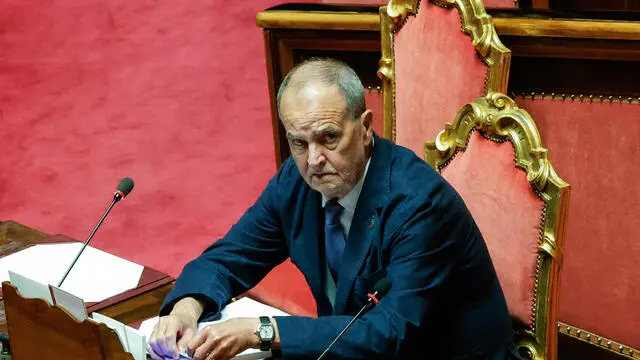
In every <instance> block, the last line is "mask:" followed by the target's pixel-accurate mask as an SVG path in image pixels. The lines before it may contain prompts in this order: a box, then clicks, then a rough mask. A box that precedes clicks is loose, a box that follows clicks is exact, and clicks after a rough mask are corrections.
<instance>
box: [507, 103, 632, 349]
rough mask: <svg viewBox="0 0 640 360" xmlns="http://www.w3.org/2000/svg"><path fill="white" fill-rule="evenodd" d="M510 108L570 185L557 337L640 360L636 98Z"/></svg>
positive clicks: (527, 105)
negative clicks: (526, 116)
mask: <svg viewBox="0 0 640 360" xmlns="http://www.w3.org/2000/svg"><path fill="white" fill-rule="evenodd" d="M516 102H517V103H518V105H519V106H520V107H521V108H523V109H526V111H527V112H529V113H530V114H531V115H532V116H533V117H534V118H535V119H536V124H537V125H538V129H539V130H540V133H541V134H542V136H543V137H544V139H545V145H547V147H548V148H549V149H550V151H551V154H550V158H551V160H553V163H554V165H555V167H556V169H558V171H559V172H560V173H561V174H562V176H563V177H564V178H565V179H566V180H567V181H568V182H570V183H571V184H572V191H571V210H570V211H569V215H568V220H567V233H566V238H567V244H566V246H565V254H566V255H565V261H564V264H563V268H562V275H561V279H562V282H561V286H560V305H559V308H558V321H559V322H560V323H562V324H561V326H560V331H561V332H562V333H565V334H567V335H569V336H571V337H573V338H577V339H580V340H581V341H585V342H589V343H590V344H592V345H594V346H598V347H602V348H603V349H606V350H609V351H611V352H613V353H615V354H619V355H624V356H626V357H633V358H634V359H638V358H640V276H639V272H638V269H639V267H640V241H638V240H640V239H639V236H638V234H639V231H638V229H639V228H640V186H638V178H640V166H639V164H640V161H639V160H638V159H639V158H640V97H635V98H629V97H617V96H616V97H614V96H599V95H589V94H584V96H583V95H571V94H567V95H564V94H560V92H557V93H550V92H548V93H546V94H539V93H537V94H534V95H533V96H532V95H530V93H527V95H526V96H524V98H523V97H522V96H518V97H517V98H516ZM559 325H560V324H559ZM614 356H615V355H614Z"/></svg>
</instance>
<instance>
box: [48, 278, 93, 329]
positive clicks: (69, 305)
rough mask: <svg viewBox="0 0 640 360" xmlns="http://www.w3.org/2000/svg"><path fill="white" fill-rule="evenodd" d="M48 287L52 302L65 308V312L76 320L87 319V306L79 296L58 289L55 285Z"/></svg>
mask: <svg viewBox="0 0 640 360" xmlns="http://www.w3.org/2000/svg"><path fill="white" fill-rule="evenodd" d="M49 287H50V288H51V293H52V294H53V302H54V304H56V305H58V306H60V307H61V308H63V309H65V310H67V312H68V313H69V314H71V315H72V316H73V317H75V318H76V320H78V321H84V320H86V319H87V308H86V306H85V305H84V301H83V300H82V299H81V298H79V297H77V296H75V295H73V294H70V293H68V292H66V291H64V290H62V289H60V288H59V287H57V286H53V285H49Z"/></svg>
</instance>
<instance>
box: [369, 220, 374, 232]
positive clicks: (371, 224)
mask: <svg viewBox="0 0 640 360" xmlns="http://www.w3.org/2000/svg"><path fill="white" fill-rule="evenodd" d="M374 223H375V221H374V219H373V217H372V218H371V222H370V223H369V229H373V225H374Z"/></svg>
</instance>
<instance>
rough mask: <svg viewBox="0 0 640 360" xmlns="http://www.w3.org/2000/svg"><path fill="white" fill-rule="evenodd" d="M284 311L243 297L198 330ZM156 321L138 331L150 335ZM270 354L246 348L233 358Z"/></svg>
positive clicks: (250, 359)
mask: <svg viewBox="0 0 640 360" xmlns="http://www.w3.org/2000/svg"><path fill="white" fill-rule="evenodd" d="M288 315H289V314H287V313H286V312H284V311H282V310H278V309H276V308H274V307H271V306H269V305H265V304H263V303H261V302H258V301H255V300H253V299H250V298H247V297H244V298H242V299H239V300H237V301H234V302H232V303H231V304H229V305H227V306H225V308H224V309H222V311H221V313H220V319H219V320H216V321H210V322H201V323H199V324H198V331H200V330H202V329H203V328H204V327H205V326H207V325H209V324H215V323H217V322H221V321H225V320H229V319H233V318H239V317H250V318H257V317H260V316H270V317H271V316H288ZM157 323H158V317H155V318H151V319H148V320H145V321H143V322H142V324H140V329H139V331H140V332H141V333H142V334H145V335H146V337H147V339H149V338H150V337H151V333H152V332H153V327H154V326H155V325H156V324H157ZM270 356H271V351H260V350H258V349H247V350H245V351H244V352H241V353H240V354H238V355H236V356H235V357H234V360H259V359H266V358H268V357H270ZM180 359H191V357H189V356H188V355H187V354H184V353H182V354H180Z"/></svg>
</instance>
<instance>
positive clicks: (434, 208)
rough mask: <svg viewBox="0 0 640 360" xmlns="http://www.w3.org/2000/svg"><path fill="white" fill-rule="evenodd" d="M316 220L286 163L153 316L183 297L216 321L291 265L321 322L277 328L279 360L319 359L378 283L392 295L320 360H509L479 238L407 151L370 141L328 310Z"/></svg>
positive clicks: (442, 184)
mask: <svg viewBox="0 0 640 360" xmlns="http://www.w3.org/2000/svg"><path fill="white" fill-rule="evenodd" d="M323 221H324V220H323V209H322V206H321V195H320V194H319V193H318V192H316V191H314V190H312V189H311V188H310V187H309V186H308V185H307V184H306V183H305V181H304V180H303V178H302V177H301V175H300V173H299V171H298V170H297V168H296V166H295V164H294V162H293V161H292V159H289V160H287V161H286V162H285V163H284V164H283V166H282V167H281V169H280V170H279V171H278V173H277V174H276V176H275V177H274V178H273V179H272V180H271V181H270V182H269V184H268V186H267V188H266V189H265V190H264V192H263V193H262V195H261V196H260V198H259V199H258V200H257V202H256V203H255V204H254V205H253V206H252V207H251V208H250V209H249V210H248V211H247V212H246V213H245V214H244V216H243V217H242V218H241V219H240V220H239V221H238V223H237V224H235V225H234V226H233V227H232V228H231V230H230V231H229V233H228V234H227V235H226V236H225V237H224V238H223V239H221V240H219V241H217V242H216V243H214V244H213V245H212V246H210V247H209V248H208V249H207V250H205V252H204V253H203V254H202V255H201V256H200V257H198V258H196V259H195V260H193V261H191V262H190V263H188V264H187V265H186V266H185V268H184V270H183V273H182V274H181V275H180V277H179V278H178V279H177V281H176V285H175V287H174V289H173V291H172V292H171V293H170V294H169V296H168V297H167V299H166V300H165V304H164V305H163V307H162V310H161V315H164V314H167V313H169V311H170V310H171V307H172V306H173V304H174V303H175V302H176V301H177V300H179V299H180V298H182V297H184V296H187V295H190V296H196V297H197V298H200V299H202V300H204V301H205V302H206V304H207V307H206V310H205V312H206V314H205V317H210V316H211V315H215V314H217V313H218V311H219V310H220V308H221V307H223V306H224V305H226V304H227V303H228V302H229V301H230V299H231V298H232V297H233V296H237V295H238V294H241V293H243V292H244V291H246V290H248V289H250V288H251V287H253V286H254V285H255V284H257V283H258V282H259V281H260V280H261V279H262V278H263V277H264V276H265V275H266V274H267V273H268V272H269V270H271V269H272V268H273V267H274V266H276V265H277V264H279V263H281V262H283V261H284V260H285V259H286V258H287V257H291V260H292V261H293V263H294V264H296V265H297V266H298V268H299V269H300V270H301V271H302V273H303V274H304V276H305V278H306V280H307V282H308V283H309V286H310V287H311V291H312V292H313V295H314V297H315V299H316V302H317V305H318V314H319V318H318V319H312V318H305V317H297V316H291V317H278V318H276V320H277V323H278V328H279V332H280V338H281V346H282V348H281V352H282V357H283V358H284V359H287V358H304V359H313V358H315V357H317V356H318V355H319V354H320V353H321V352H322V350H323V349H324V348H325V347H326V346H327V345H328V344H329V343H330V342H331V340H332V339H333V338H334V337H335V336H336V335H337V334H338V333H339V332H340V330H341V329H342V328H343V327H344V326H345V325H346V324H347V322H348V321H349V320H350V319H351V316H352V315H354V314H355V313H356V312H357V311H358V310H359V309H360V307H361V306H362V305H363V304H364V303H365V301H366V300H367V293H368V292H371V290H372V289H373V287H374V285H375V284H376V282H377V281H378V280H380V279H382V278H383V277H387V278H389V279H390V280H391V282H392V288H391V291H389V293H388V294H387V295H386V296H385V297H384V298H383V299H382V301H381V302H380V304H379V305H377V306H376V307H375V308H374V309H373V310H371V311H369V312H368V313H366V314H365V315H364V317H363V318H362V319H360V320H358V321H357V322H356V323H355V324H354V325H353V326H352V327H351V328H350V329H349V331H348V332H347V333H346V334H345V336H344V337H343V338H342V339H341V340H340V341H339V342H338V343H337V344H336V345H335V346H334V347H333V349H332V352H331V354H332V356H331V357H330V358H335V359H411V358H416V357H418V358H433V359H506V358H509V356H510V355H509V351H510V345H511V342H512V333H511V320H510V318H509V315H508V312H507V308H506V304H505V299H504V296H503V294H502V290H501V288H500V285H499V283H498V280H497V277H496V274H495V271H494V269H493V265H492V262H491V259H490V257H489V253H488V251H487V248H486V246H485V243H484V241H483V239H482V236H481V234H480V232H479V230H478V228H477V226H476V224H475V223H474V221H473V219H472V217H471V215H470V213H469V211H468V210H467V208H466V206H465V204H464V202H463V201H462V199H461V198H460V197H459V196H458V194H457V193H456V192H455V191H454V190H453V188H452V187H451V186H450V185H449V184H448V183H447V182H446V181H445V180H444V179H443V178H442V177H441V176H440V175H439V174H438V173H437V172H435V171H434V170H433V169H432V168H431V167H430V166H429V165H427V164H426V163H425V162H424V161H423V160H421V159H420V158H418V157H417V156H415V154H414V153H413V152H411V151H409V150H407V149H405V148H402V147H400V146H397V145H394V144H393V143H391V142H389V141H387V140H384V139H381V138H379V137H376V138H375V146H374V149H373V152H372V159H371V163H370V165H369V170H368V173H367V176H366V178H365V181H364V184H363V188H362V192H361V194H360V198H359V200H358V204H357V207H356V211H355V214H354V217H353V222H352V225H351V230H350V232H349V237H348V239H347V243H346V249H345V253H344V258H343V261H342V264H343V268H342V269H341V271H340V274H339V279H338V284H337V293H336V300H335V307H334V308H332V307H331V304H330V303H329V300H328V298H327V296H326V295H325V289H324V280H325V276H326V274H325V273H324V272H325V258H324V249H323V244H324V240H323V231H324V230H323V229H324V228H323V226H324V225H323ZM201 320H202V319H201Z"/></svg>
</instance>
